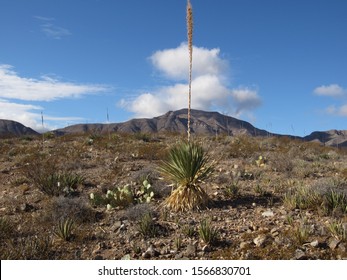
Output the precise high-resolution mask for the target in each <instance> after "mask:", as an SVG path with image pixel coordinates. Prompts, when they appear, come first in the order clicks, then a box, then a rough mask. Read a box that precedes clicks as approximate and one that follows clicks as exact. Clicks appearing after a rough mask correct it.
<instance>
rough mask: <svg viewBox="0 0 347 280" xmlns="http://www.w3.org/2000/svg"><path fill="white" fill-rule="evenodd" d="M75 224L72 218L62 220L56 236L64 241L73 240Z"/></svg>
mask: <svg viewBox="0 0 347 280" xmlns="http://www.w3.org/2000/svg"><path fill="white" fill-rule="evenodd" d="M74 226H75V222H74V220H73V219H71V218H66V219H61V220H60V221H59V223H58V227H57V229H56V230H55V232H54V234H55V235H56V236H57V237H59V238H61V239H62V240H65V241H69V240H71V238H72V236H73V234H72V231H73V229H74Z"/></svg>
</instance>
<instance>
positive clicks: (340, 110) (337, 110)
mask: <svg viewBox="0 0 347 280" xmlns="http://www.w3.org/2000/svg"><path fill="white" fill-rule="evenodd" d="M325 112H326V113H328V114H329V115H337V116H340V117H347V104H345V105H342V106H340V107H336V106H334V105H332V106H329V107H328V108H327V109H326V110H325Z"/></svg>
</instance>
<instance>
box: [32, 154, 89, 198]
mask: <svg viewBox="0 0 347 280" xmlns="http://www.w3.org/2000/svg"><path fill="white" fill-rule="evenodd" d="M26 174H27V177H28V179H29V180H31V181H32V182H33V183H34V185H36V187H38V188H39V190H41V191H42V192H43V193H45V194H47V195H49V196H60V195H65V196H67V195H73V194H75V192H76V190H77V187H78V185H80V184H83V182H84V177H83V176H82V175H79V174H77V173H73V172H69V171H64V170H62V171H59V168H58V165H57V163H56V162H54V161H51V160H42V161H40V158H36V159H35V160H34V161H33V162H32V163H31V164H30V165H29V166H28V168H27V170H26Z"/></svg>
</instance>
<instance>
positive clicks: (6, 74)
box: [0, 64, 107, 101]
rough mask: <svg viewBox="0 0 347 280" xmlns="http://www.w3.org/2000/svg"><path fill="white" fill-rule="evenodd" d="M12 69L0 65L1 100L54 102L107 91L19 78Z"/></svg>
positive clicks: (43, 79) (84, 85)
mask: <svg viewBox="0 0 347 280" xmlns="http://www.w3.org/2000/svg"><path fill="white" fill-rule="evenodd" d="M12 68H13V67H12V66H10V65H4V64H2V65H0V98H8V99H19V100H28V101H29V100H30V101H52V100H57V99H62V98H73V97H80V96H82V95H86V94H90V93H99V92H104V91H106V90H107V88H106V87H105V86H102V85H86V84H75V83H68V82H62V81H59V80H56V79H52V78H49V77H47V76H43V77H41V78H40V79H33V78H25V77H21V76H19V75H18V74H17V73H16V72H14V71H13V70H12Z"/></svg>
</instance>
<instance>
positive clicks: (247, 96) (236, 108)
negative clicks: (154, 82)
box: [120, 43, 261, 117]
mask: <svg viewBox="0 0 347 280" xmlns="http://www.w3.org/2000/svg"><path fill="white" fill-rule="evenodd" d="M149 60H150V62H151V63H152V65H153V67H154V69H155V70H156V71H158V73H159V74H160V75H162V76H163V77H165V78H166V79H167V80H168V81H169V82H170V83H171V85H169V86H164V87H161V88H159V89H156V90H154V91H152V92H144V93H142V94H140V95H138V96H137V97H136V98H133V99H131V100H129V99H122V100H121V102H120V105H121V106H122V107H123V108H125V109H126V110H128V111H130V112H133V113H134V114H135V116H136V117H154V116H158V115H161V114H164V113H166V112H167V111H169V110H178V109H181V108H186V107H187V98H188V96H187V95H188V81H187V78H188V69H189V67H188V63H189V58H188V47H187V44H186V43H182V44H181V45H180V46H178V47H177V48H174V49H165V50H159V51H156V52H155V53H154V54H153V55H152V56H151V57H150V58H149ZM228 74H229V63H228V61H227V60H225V59H223V58H222V57H221V55H220V50H219V49H217V48H214V49H207V48H202V47H196V46H194V47H193V81H192V108H194V109H200V110H217V111H223V112H227V113H228V114H230V115H233V116H236V117H239V116H240V115H242V114H244V113H247V112H248V113H249V112H250V111H251V110H253V109H255V108H257V107H258V106H259V105H260V104H261V99H260V97H259V95H258V92H257V90H256V89H252V88H250V87H238V88H230V87H229V86H228V84H229V83H230V78H229V76H228Z"/></svg>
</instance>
